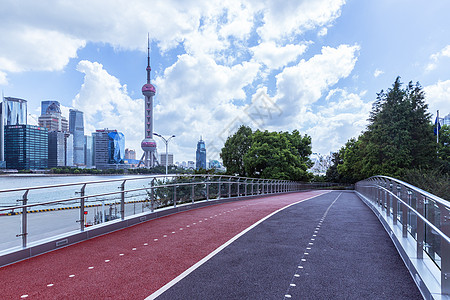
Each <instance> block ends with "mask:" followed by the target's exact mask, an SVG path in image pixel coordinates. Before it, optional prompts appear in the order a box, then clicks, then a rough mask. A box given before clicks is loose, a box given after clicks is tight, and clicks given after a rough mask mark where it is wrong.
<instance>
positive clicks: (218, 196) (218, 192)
mask: <svg viewBox="0 0 450 300" xmlns="http://www.w3.org/2000/svg"><path fill="white" fill-rule="evenodd" d="M221 178H222V177H219V183H218V186H219V188H218V189H217V199H220V196H222V193H221V190H220V189H221V186H220V179H221Z"/></svg>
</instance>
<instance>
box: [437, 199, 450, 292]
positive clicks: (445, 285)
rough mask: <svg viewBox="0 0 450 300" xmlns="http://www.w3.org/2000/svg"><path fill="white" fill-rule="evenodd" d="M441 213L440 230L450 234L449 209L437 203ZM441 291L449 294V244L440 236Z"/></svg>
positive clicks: (447, 234)
mask: <svg viewBox="0 0 450 300" xmlns="http://www.w3.org/2000/svg"><path fill="white" fill-rule="evenodd" d="M438 206H439V211H440V215H441V231H442V232H443V233H444V234H445V235H446V236H450V211H449V210H448V209H447V208H446V207H445V206H444V205H442V204H440V203H439V204H438ZM440 254H441V292H442V294H445V295H448V294H450V245H449V244H448V243H447V241H446V240H445V239H444V238H443V237H441V253H440Z"/></svg>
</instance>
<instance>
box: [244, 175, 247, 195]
mask: <svg viewBox="0 0 450 300" xmlns="http://www.w3.org/2000/svg"><path fill="white" fill-rule="evenodd" d="M244 195H245V196H246V197H247V178H246V179H245V181H244Z"/></svg>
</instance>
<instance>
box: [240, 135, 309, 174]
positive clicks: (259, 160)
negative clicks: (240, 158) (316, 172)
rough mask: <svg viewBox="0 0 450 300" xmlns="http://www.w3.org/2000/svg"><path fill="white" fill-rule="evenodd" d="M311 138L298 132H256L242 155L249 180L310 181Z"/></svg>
mask: <svg viewBox="0 0 450 300" xmlns="http://www.w3.org/2000/svg"><path fill="white" fill-rule="evenodd" d="M309 155H311V138H310V137H309V136H307V135H305V136H304V137H302V136H300V134H299V133H298V131H294V132H293V133H292V134H289V133H288V132H281V133H277V132H268V131H264V132H263V131H259V130H257V131H256V132H254V133H253V136H252V144H251V147H250V149H249V150H248V152H247V153H246V154H245V155H244V168H245V171H246V173H247V174H248V176H250V177H262V178H273V179H286V180H304V181H305V180H309V179H310V178H311V174H309V173H308V172H307V171H306V170H307V169H308V168H309V167H310V166H311V161H310V160H309Z"/></svg>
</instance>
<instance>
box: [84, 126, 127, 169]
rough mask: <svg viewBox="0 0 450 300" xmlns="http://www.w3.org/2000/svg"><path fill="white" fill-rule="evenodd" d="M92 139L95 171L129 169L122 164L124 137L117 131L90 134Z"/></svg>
mask: <svg viewBox="0 0 450 300" xmlns="http://www.w3.org/2000/svg"><path fill="white" fill-rule="evenodd" d="M92 137H93V139H94V153H95V154H94V158H95V159H94V164H95V166H96V167H97V169H116V168H125V167H129V166H126V165H125V164H124V159H125V137H124V135H123V133H121V132H117V130H108V129H102V130H97V131H96V132H94V133H93V134H92Z"/></svg>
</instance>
